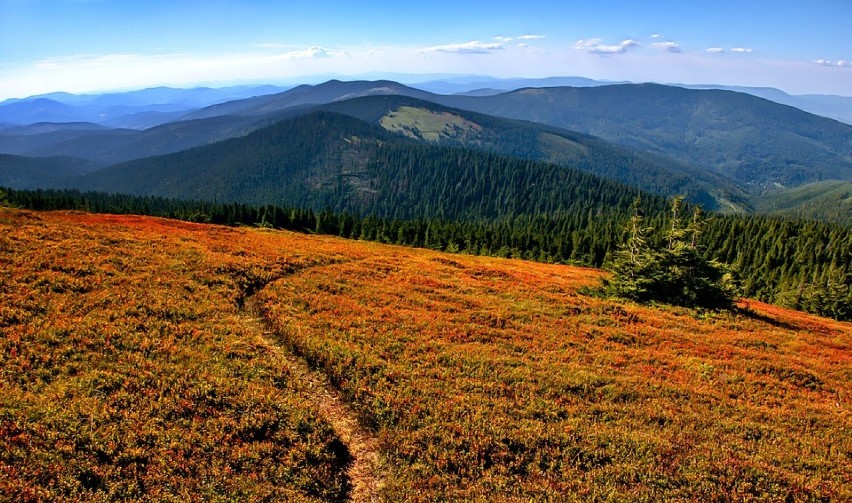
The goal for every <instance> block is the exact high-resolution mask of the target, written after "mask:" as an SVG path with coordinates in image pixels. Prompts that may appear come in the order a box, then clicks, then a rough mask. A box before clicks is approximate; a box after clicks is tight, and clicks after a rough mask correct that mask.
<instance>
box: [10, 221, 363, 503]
mask: <svg viewBox="0 0 852 503" xmlns="http://www.w3.org/2000/svg"><path fill="white" fill-rule="evenodd" d="M255 236H256V235H255V234H254V233H248V232H246V231H241V230H236V229H227V228H215V227H204V226H198V225H190V224H184V223H179V222H174V221H167V220H157V219H152V218H135V217H110V216H105V215H86V214H70V213H66V214H60V213H54V214H50V213H45V214H39V213H30V212H21V211H13V210H8V209H0V266H1V267H0V270H2V275H0V295H2V304H0V500H10V501H57V500H59V501H61V500H70V501H80V500H85V501H92V500H140V499H141V500H173V501H192V500H195V501H209V500H211V499H221V498H223V497H227V499H229V500H260V499H267V500H268V499H274V500H286V501H325V500H328V499H333V498H337V497H340V496H341V495H343V494H344V493H345V491H346V485H347V481H346V479H345V476H344V469H345V461H346V459H345V458H344V457H342V455H343V453H341V452H339V448H338V447H337V445H339V444H338V442H339V441H338V440H337V439H336V437H335V435H334V432H333V431H332V429H331V427H330V426H329V424H328V423H327V422H326V421H325V420H324V419H322V418H321V417H319V416H318V412H317V411H316V410H315V409H313V408H311V407H309V406H308V405H307V404H308V403H310V402H309V401H308V400H307V399H306V393H308V392H309V391H307V390H305V389H303V387H302V385H301V383H300V382H297V381H294V380H293V379H291V373H290V370H289V368H288V366H287V365H286V363H285V361H284V360H283V359H281V358H280V355H278V354H277V353H276V352H274V351H273V349H274V347H273V346H272V345H271V344H270V342H269V341H268V340H265V339H263V338H262V337H261V334H260V333H257V332H256V331H252V330H250V329H249V328H248V326H247V325H246V323H244V319H243V315H241V314H240V312H239V310H238V301H239V299H240V297H241V296H242V295H243V292H244V291H245V288H246V286H247V285H249V284H251V283H252V282H262V281H265V280H267V279H268V278H271V277H274V276H276V275H281V274H285V273H286V272H288V271H290V270H294V269H296V268H298V267H303V266H306V265H309V264H312V263H316V262H323V261H329V260H332V259H333V258H332V257H329V256H320V255H317V254H313V253H311V254H303V253H300V252H299V251H298V248H297V247H292V246H291V247H289V249H288V250H280V251H277V250H276V251H275V252H274V253H273V252H272V250H268V249H267V250H264V248H263V247H264V243H262V242H260V243H257V245H256V244H255V242H254V241H255V239H254V238H255ZM261 237H262V236H261ZM261 241H262V239H261ZM256 246H257V247H258V248H259V249H260V250H261V253H263V252H265V253H264V254H263V256H262V257H258V256H257V255H256V253H255V251H254V249H255V247H256Z"/></svg>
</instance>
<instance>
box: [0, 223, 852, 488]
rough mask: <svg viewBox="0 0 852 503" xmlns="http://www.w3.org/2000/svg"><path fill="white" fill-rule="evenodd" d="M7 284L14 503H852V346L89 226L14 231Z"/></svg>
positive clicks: (284, 251)
mask: <svg viewBox="0 0 852 503" xmlns="http://www.w3.org/2000/svg"><path fill="white" fill-rule="evenodd" d="M0 261H2V262H3V263H4V264H5V266H4V267H5V272H6V274H3V275H0V289H1V290H0V291H3V292H4V302H3V304H2V305H0V368H2V369H4V371H3V372H2V373H0V384H2V385H0V426H2V427H0V470H2V472H3V473H4V476H3V477H0V492H2V494H4V495H5V496H7V497H9V498H10V499H14V500H24V499H27V498H30V497H33V498H35V496H33V495H39V497H43V498H47V499H55V500H61V499H69V500H114V499H128V500H131V499H132V500H144V499H192V498H203V499H210V500H215V499H222V498H234V497H236V498H239V499H246V500H261V499H270V500H271V499H278V500H287V501H299V502H301V501H329V500H346V499H347V498H349V497H350V496H353V495H354V494H355V491H356V490H360V491H361V492H359V493H358V494H359V497H360V498H362V499H363V500H366V501H369V500H370V499H372V498H381V499H383V500H386V501H438V500H560V501H586V500H589V499H590V498H591V499H593V498H595V497H601V496H603V495H605V496H606V497H607V498H609V499H617V500H622V499H623V500H645V501H661V500H713V499H720V500H749V499H761V498H763V499H771V500H780V501H783V500H794V501H795V500H806V501H808V500H815V501H816V500H820V501H824V500H831V501H835V500H836V501H845V500H849V499H850V498H852V493H850V486H849V484H848V483H847V481H848V478H849V476H850V472H849V465H848V463H846V460H847V458H848V445H849V443H850V441H852V438H850V432H852V420H850V415H849V413H848V410H847V409H848V408H847V407H846V405H847V402H848V400H847V397H848V396H849V394H850V391H852V390H850V382H852V381H850V379H849V369H850V368H852V325H850V324H849V323H840V322H834V321H831V320H827V319H824V318H819V317H816V316H811V315H806V314H803V313H800V312H796V311H791V310H787V309H781V308H777V307H773V306H769V305H766V304H762V303H759V302H756V301H745V302H744V304H743V305H742V307H743V309H742V311H739V312H734V313H712V312H695V311H690V310H687V309H683V308H674V307H670V306H641V305H637V304H634V303H630V302H623V301H614V300H608V299H602V298H599V297H594V296H589V295H587V294H585V293H584V291H585V290H584V287H588V286H592V285H595V284H597V282H598V280H599V278H601V277H602V276H603V275H604V274H605V273H603V272H601V271H598V270H594V269H587V268H578V267H570V266H562V265H552V264H540V263H532V262H525V261H520V260H507V259H497V258H486V257H472V256H465V255H451V254H445V253H439V252H435V251H430V250H415V249H410V248H403V247H398V246H388V245H381V244H377V243H366V242H358V241H353V240H342V239H338V238H331V237H328V236H310V235H305V234H293V233H290V232H281V231H271V230H267V229H250V228H227V227H220V226H211V225H199V224H188V223H182V222H175V221H169V220H163V219H156V218H149V217H136V216H115V215H91V214H86V213H82V212H49V213H39V212H30V211H21V210H14V209H9V208H0ZM308 366H310V367H311V368H313V369H316V372H317V373H318V374H319V375H320V377H321V379H315V378H313V377H311V376H309V375H307V374H306V371H305V370H303V368H305V367H308ZM334 395H336V396H339V397H341V400H343V401H345V402H346V405H347V406H348V408H347V409H345V410H343V412H341V411H340V410H334V411H332V410H330V409H329V408H328V407H327V405H328V401H329V400H331V398H330V397H331V396H334ZM334 414H342V416H338V419H339V418H340V417H342V418H343V419H344V422H345V423H347V424H349V425H350V428H351V427H352V426H351V425H355V426H354V429H356V430H358V432H360V433H363V434H364V435H365V437H360V436H355V437H352V436H351V432H347V431H346V430H345V429H343V428H342V427H341V423H340V422H337V421H335V420H334V419H333V418H332V415H334ZM364 438H367V439H368V441H364V440H363V439H364ZM353 457H354V458H355V459H353ZM364 459H368V460H370V459H371V460H373V461H369V462H368V464H367V465H366V466H367V468H366V469H364V466H365V465H363V464H361V463H363V460H364ZM355 466H357V467H359V468H358V469H353V467H355ZM359 470H361V471H359ZM366 477H370V478H371V480H369V481H365V480H364V479H365V478H366ZM365 486H366V487H365Z"/></svg>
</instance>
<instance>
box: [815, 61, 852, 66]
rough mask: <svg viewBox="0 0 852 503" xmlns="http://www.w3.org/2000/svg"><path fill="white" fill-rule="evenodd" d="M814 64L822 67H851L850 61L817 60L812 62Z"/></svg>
mask: <svg viewBox="0 0 852 503" xmlns="http://www.w3.org/2000/svg"><path fill="white" fill-rule="evenodd" d="M814 63H816V64H818V65H822V66H839V67H852V61H847V60H845V59H838V60H837V61H832V60H830V59H818V60H816V61H814Z"/></svg>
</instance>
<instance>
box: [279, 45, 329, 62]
mask: <svg viewBox="0 0 852 503" xmlns="http://www.w3.org/2000/svg"><path fill="white" fill-rule="evenodd" d="M336 54H337V53H334V54H332V53H330V52H329V51H328V50H326V49H324V48H322V47H319V46H313V47H308V48H307V49H303V50H299V51H290V52H285V53H284V54H282V55H281V57H282V58H284V59H308V58H328V57H331V56H334V55H336Z"/></svg>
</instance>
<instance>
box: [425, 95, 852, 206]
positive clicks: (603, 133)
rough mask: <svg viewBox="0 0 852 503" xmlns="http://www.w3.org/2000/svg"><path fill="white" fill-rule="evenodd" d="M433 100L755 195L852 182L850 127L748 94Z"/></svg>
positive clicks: (510, 96) (505, 97) (514, 96)
mask: <svg viewBox="0 0 852 503" xmlns="http://www.w3.org/2000/svg"><path fill="white" fill-rule="evenodd" d="M435 101H437V102H439V103H442V104H445V105H448V106H453V107H456V108H462V109H467V110H473V111H477V112H480V113H484V114H488V115H496V116H498V117H509V118H514V119H521V120H529V121H534V122H540V123H543V124H549V125H553V126H557V127H561V128H565V129H569V130H573V131H580V132H583V133H587V134H591V135H594V136H599V137H601V138H603V139H606V140H609V141H612V142H614V143H619V144H622V145H628V146H632V147H634V148H637V149H642V150H645V151H649V152H654V153H659V154H661V155H666V156H669V157H673V158H676V159H680V160H682V161H685V162H688V163H691V164H695V165H699V166H703V167H705V168H706V169H708V170H711V171H713V172H716V173H718V174H722V175H724V176H726V177H728V178H731V179H733V180H736V181H737V182H738V183H740V184H741V187H743V188H745V189H748V190H751V191H753V192H758V193H759V192H761V191H762V190H765V189H768V188H772V187H775V186H776V185H778V184H780V185H782V186H798V185H802V184H805V183H809V182H814V181H819V180H829V179H835V180H852V156H851V155H850V153H852V126H850V125H848V124H843V123H840V122H837V121H834V120H831V119H826V118H823V117H819V116H816V115H812V114H809V113H806V112H803V111H801V110H799V109H796V108H793V107H789V106H785V105H780V104H778V103H774V102H771V101H768V100H765V99H762V98H757V97H755V96H750V95H747V94H743V93H736V92H732V91H719V90H691V89H683V88H679V87H672V86H662V85H657V84H639V85H637V84H624V85H612V86H600V87H586V88H559V87H557V88H541V89H533V88H531V89H521V90H518V91H513V92H510V93H504V94H499V95H496V96H484V97H468V96H444V97H439V98H436V99H435Z"/></svg>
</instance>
